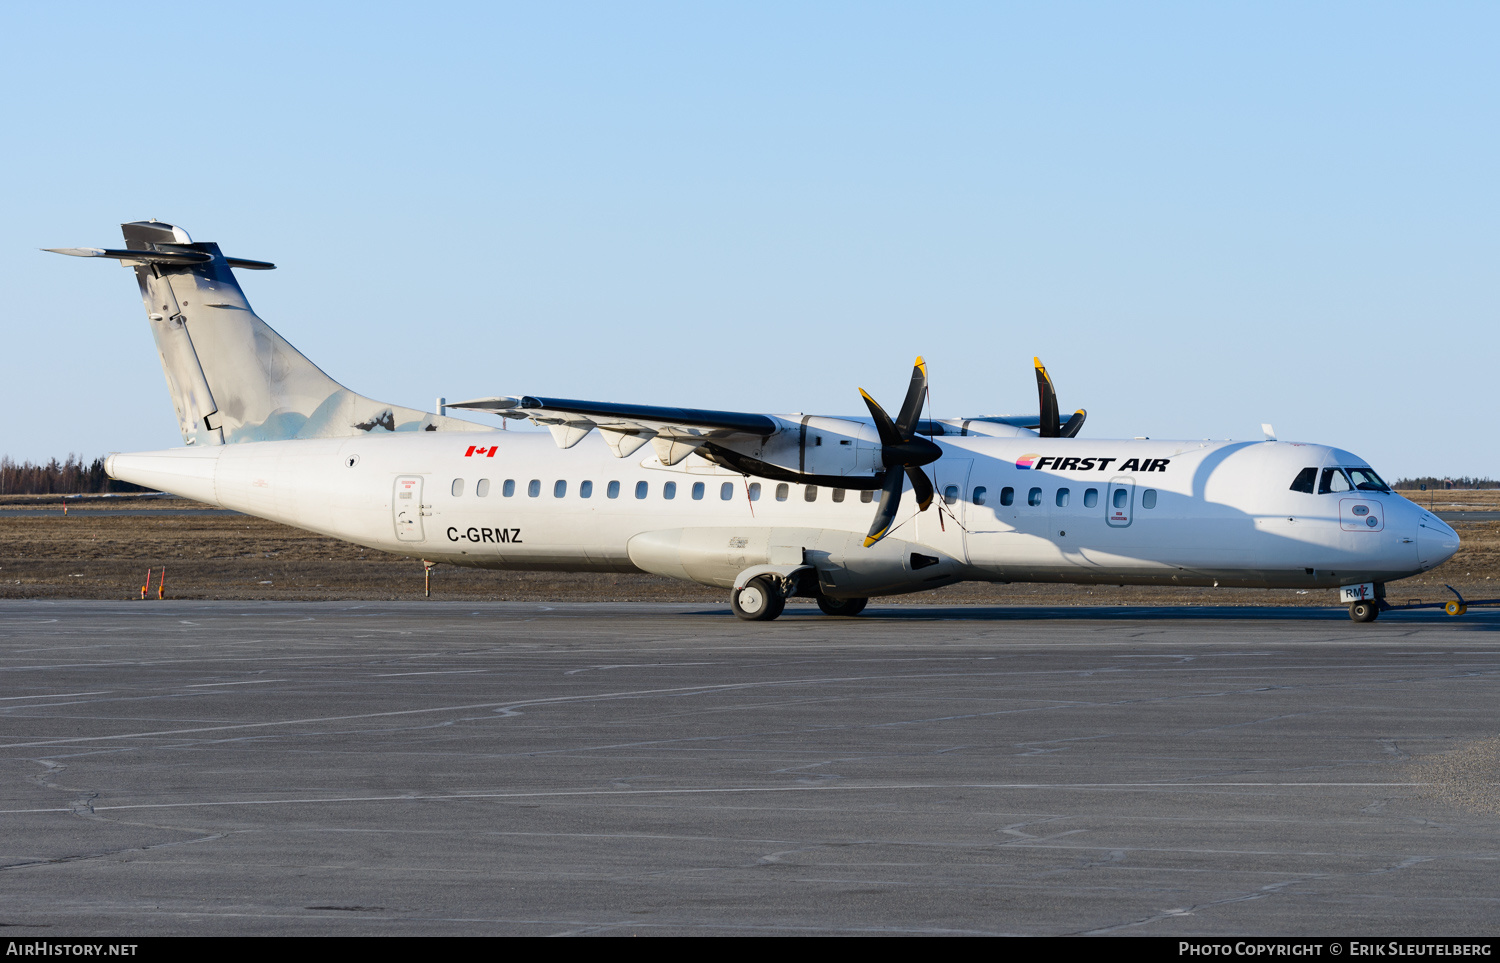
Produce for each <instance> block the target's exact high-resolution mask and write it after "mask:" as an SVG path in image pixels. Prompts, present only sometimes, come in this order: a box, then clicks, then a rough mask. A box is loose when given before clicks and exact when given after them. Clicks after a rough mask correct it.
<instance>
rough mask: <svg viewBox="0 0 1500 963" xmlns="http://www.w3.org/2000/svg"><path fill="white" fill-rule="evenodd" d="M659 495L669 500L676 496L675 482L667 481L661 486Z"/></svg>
mask: <svg viewBox="0 0 1500 963" xmlns="http://www.w3.org/2000/svg"><path fill="white" fill-rule="evenodd" d="M661 497H662V498H665V499H666V500H667V501H671V500H672V499H674V498H676V497H677V483H676V482H667V483H666V484H665V485H663V486H661Z"/></svg>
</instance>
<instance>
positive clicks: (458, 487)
mask: <svg viewBox="0 0 1500 963" xmlns="http://www.w3.org/2000/svg"><path fill="white" fill-rule="evenodd" d="M463 493H464V480H463V479H462V478H455V479H453V497H454V498H457V497H459V496H460V495H462V494H463Z"/></svg>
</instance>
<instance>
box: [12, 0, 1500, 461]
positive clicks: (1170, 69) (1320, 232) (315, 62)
mask: <svg viewBox="0 0 1500 963" xmlns="http://www.w3.org/2000/svg"><path fill="white" fill-rule="evenodd" d="M0 36H4V37H5V39H6V41H7V43H6V45H5V47H6V56H5V57H4V58H3V60H0V78H3V80H4V91H5V95H4V97H3V98H0V130H3V132H4V140H3V143H4V151H3V152H0V165H3V168H4V171H5V174H6V176H5V178H4V184H5V186H6V191H5V208H4V209H5V212H6V216H5V218H4V219H3V222H0V252H3V257H0V284H3V290H4V292H5V301H4V303H5V304H6V306H7V315H8V316H7V317H6V318H5V320H4V325H5V338H4V345H5V348H6V351H5V377H4V378H3V379H0V392H3V400H4V403H5V408H6V410H7V411H8V412H9V413H10V417H9V419H8V423H7V426H6V428H5V434H4V439H3V444H0V452H3V453H8V454H10V455H11V456H13V457H17V458H30V459H40V458H47V457H51V456H53V455H62V454H65V453H67V452H69V451H76V452H80V453H83V454H85V455H88V456H93V455H96V454H101V453H103V452H106V451H110V450H138V449H149V448H158V447H167V446H171V445H176V444H180V439H179V436H178V434H177V429H176V422H175V419H174V417H173V415H172V412H171V407H170V404H169V401H168V398H167V394H166V390H165V387H164V383H163V380H162V375H161V371H160V366H159V364H158V362H157V360H156V357H155V353H154V348H153V347H152V343H151V338H150V334H149V331H148V329H147V326H146V321H145V318H144V313H143V311H142V308H141V305H140V302H139V299H138V298H137V295H136V291H135V283H134V280H133V279H132V277H131V276H130V274H129V272H128V271H125V270H122V269H120V268H118V267H117V266H115V265H113V264H107V263H103V262H97V261H95V262H89V261H81V260H76V259H72V258H61V257H57V256H56V255H51V254H43V253H41V252H39V251H38V250H37V249H38V248H41V247H57V246H75V245H97V246H102V245H113V244H115V243H117V242H118V241H119V228H118V224H119V223H120V222H121V221H125V220H134V219H138V218H149V217H157V218H161V219H163V220H169V221H173V222H175V223H178V224H181V225H182V226H184V227H186V228H187V229H188V230H189V231H190V232H191V233H192V234H193V236H194V237H195V238H196V239H199V240H214V241H218V242H220V243H221V244H222V245H223V246H224V249H225V250H226V252H228V253H229V254H231V255H238V256H242V257H250V258H261V259H267V260H273V261H276V262H277V263H278V264H279V265H280V269H279V270H277V271H275V272H269V273H250V272H242V277H241V280H242V282H243V284H244V286H245V288H246V291H247V293H248V295H249V297H250V299H251V303H252V304H253V305H254V306H255V307H256V309H257V311H258V313H260V314H261V316H262V317H264V318H265V319H266V320H267V321H268V322H270V323H271V325H272V326H274V327H275V328H277V330H279V331H280V332H281V333H282V334H283V335H285V336H286V337H287V338H288V339H289V340H290V341H291V342H292V343H293V344H295V345H297V346H298V347H299V348H301V349H302V350H303V352H304V353H306V354H307V355H308V356H309V357H311V358H312V359H313V360H314V361H315V362H317V363H318V364H320V365H321V366H323V367H324V369H325V370H327V371H328V372H329V373H330V374H331V375H333V376H334V377H335V378H338V379H339V380H340V381H342V382H343V383H344V384H346V385H348V386H349V387H351V388H354V389H355V390H357V391H361V392H363V393H365V394H368V395H371V396H373V397H376V398H380V399H382V400H385V401H392V402H399V403H403V404H409V405H413V406H416V407H423V408H426V407H429V406H430V405H431V404H432V399H433V397H434V396H436V395H439V394H442V395H446V396H448V397H449V398H452V399H456V398H461V397H469V396H475V395H491V394H516V393H522V392H525V393H533V394H551V395H557V396H563V397H580V398H596V399H604V400H614V401H631V402H640V403H648V404H673V405H688V406H699V407H713V408H729V409H742V410H751V411H778V412H786V411H796V410H801V411H810V412H819V413H828V414H839V413H859V412H860V411H862V406H861V404H860V402H859V398H858V395H857V393H856V391H855V388H856V387H861V386H862V387H865V388H867V389H869V390H870V391H872V392H873V393H874V394H875V396H876V397H877V398H881V399H884V400H886V401H887V404H888V405H894V404H898V403H899V397H900V395H901V392H902V390H903V388H904V385H905V380H906V377H907V375H908V371H909V367H908V366H909V365H910V363H911V359H912V357H913V356H914V355H916V354H918V353H920V354H923V355H925V356H926V357H927V359H928V362H929V365H930V370H931V374H932V379H933V381H932V385H933V392H932V397H933V403H934V412H933V413H934V414H935V415H937V416H938V417H951V416H962V415H975V414H986V413H994V412H1020V411H1031V410H1034V409H1035V407H1036V401H1035V397H1036V396H1035V384H1034V381H1033V378H1032V374H1031V357H1032V355H1033V354H1039V355H1041V357H1042V358H1043V360H1044V361H1045V362H1046V363H1047V365H1048V368H1049V369H1050V370H1051V372H1052V374H1053V377H1054V379H1055V381H1056V382H1057V384H1058V387H1059V391H1060V394H1061V400H1062V403H1063V405H1064V407H1065V408H1071V407H1077V406H1082V407H1086V408H1088V409H1089V412H1090V417H1089V423H1088V425H1087V426H1086V427H1085V429H1084V433H1085V434H1086V435H1088V436H1092V437H1120V436H1126V437H1129V436H1134V435H1150V436H1152V437H1154V438H1170V437H1179V438H1204V437H1213V438H1226V437H1236V438H1255V437H1259V426H1260V423H1261V422H1263V421H1269V422H1272V423H1274V425H1275V427H1276V430H1277V432H1278V434H1279V436H1280V437H1282V438H1283V439H1297V440H1307V441H1320V442H1328V443H1333V444H1338V445H1341V446H1343V447H1346V448H1349V449H1352V450H1354V451H1356V452H1358V453H1360V454H1362V455H1364V456H1365V457H1367V458H1368V459H1370V461H1371V462H1372V463H1373V464H1374V465H1375V466H1376V468H1377V469H1378V470H1380V471H1381V472H1383V473H1384V474H1385V475H1387V476H1388V477H1392V478H1394V477H1396V476H1400V475H1409V474H1414V473H1425V472H1436V473H1449V474H1487V475H1491V476H1500V426H1497V420H1496V417H1495V408H1496V404H1495V381H1496V378H1497V372H1496V365H1495V360H1496V355H1497V352H1496V348H1497V345H1500V333H1497V325H1496V320H1497V313H1500V312H1497V308H1500V296H1497V295H1500V292H1497V283H1496V279H1497V276H1500V272H1497V267H1496V266H1497V263H1500V243H1497V242H1500V237H1497V230H1500V217H1497V215H1500V204H1497V199H1500V198H1497V194H1500V187H1497V178H1500V156H1497V155H1500V150H1497V147H1500V143H1497V138H1500V123H1497V119H1500V118H1497V110H1496V107H1497V100H1500V57H1497V56H1496V54H1495V51H1496V50H1497V49H1500V6H1496V5H1494V4H1492V3H1491V4H1482V3H1474V4H1421V5H1418V4H1381V3H1369V2H1361V3H1347V4H1340V3H1315V4H1308V3H1295V4H1275V3H1264V2H1256V3H1244V4H1235V3H1192V4H1166V3H1161V4H1120V3H1097V4H1066V3H1048V4H1025V5H1007V4H1001V3H978V4H940V5H934V4H931V3H924V4H882V3H872V2H859V3H848V4H836V3H823V4H809V3H795V4H770V3H763V2H759V3H753V4H729V3H681V4H669V3H601V4H581V3H558V4H536V3H525V4H499V3H486V4H475V5H465V4H450V5H447V6H436V7H427V6H419V5H410V4H407V5H400V6H395V5H377V4H369V3H361V4H358V5H353V4H351V5H348V6H344V7H338V6H335V5H331V4H328V5H325V4H308V3H299V4H278V3H260V4H253V5H249V6H245V5H238V6H235V5H196V6H192V7H172V8H165V7H162V8H152V9H150V10H149V11H146V10H143V9H141V8H137V7H124V6H121V5H119V4H90V3H80V4H67V5H61V4H27V5H20V4H14V5H8V6H6V7H4V8H3V10H0ZM586 443H591V442H586Z"/></svg>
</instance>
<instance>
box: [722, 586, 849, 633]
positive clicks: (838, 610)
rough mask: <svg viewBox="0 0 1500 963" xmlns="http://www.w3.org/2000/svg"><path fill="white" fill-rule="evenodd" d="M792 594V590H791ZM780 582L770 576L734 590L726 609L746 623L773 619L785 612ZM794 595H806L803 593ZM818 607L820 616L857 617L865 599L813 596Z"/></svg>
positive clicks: (784, 601)
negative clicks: (820, 612)
mask: <svg viewBox="0 0 1500 963" xmlns="http://www.w3.org/2000/svg"><path fill="white" fill-rule="evenodd" d="M791 590H792V591H793V592H796V589H795V588H792V589H791ZM783 591H784V589H783V586H782V584H781V579H779V578H777V577H775V576H774V575H760V576H757V577H755V578H753V579H751V580H750V581H749V582H746V583H745V587H744V588H741V589H735V590H734V591H732V592H731V593H730V595H729V607H730V608H731V609H733V610H734V614H735V615H737V616H739V617H740V618H742V619H744V620H745V621H747V622H769V621H771V620H772V619H774V618H777V617H779V616H780V615H781V613H782V612H783V611H784V610H785V609H786V596H785V595H783V594H782V592H783ZM797 594H810V593H806V592H802V593H797ZM816 598H817V600H818V608H820V609H822V610H823V614H824V615H839V616H845V617H848V616H852V615H858V614H859V613H861V612H863V611H864V610H865V605H866V604H868V603H869V601H870V600H869V599H834V598H829V597H828V596H826V595H818V596H816Z"/></svg>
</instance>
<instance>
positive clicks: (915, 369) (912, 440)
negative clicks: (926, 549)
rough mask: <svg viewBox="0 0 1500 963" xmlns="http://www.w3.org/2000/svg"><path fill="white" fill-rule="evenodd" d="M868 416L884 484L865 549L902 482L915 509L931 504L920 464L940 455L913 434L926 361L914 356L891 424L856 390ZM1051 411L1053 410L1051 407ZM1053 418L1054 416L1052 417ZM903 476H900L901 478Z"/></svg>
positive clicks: (892, 516)
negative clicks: (908, 381)
mask: <svg viewBox="0 0 1500 963" xmlns="http://www.w3.org/2000/svg"><path fill="white" fill-rule="evenodd" d="M859 393H860V395H861V397H863V398H864V399H865V405H866V406H867V407H869V409H870V415H871V416H872V417H873V418H874V419H875V430H876V431H878V432H879V433H880V460H881V463H882V464H883V465H884V466H885V484H884V485H883V486H882V487H881V490H880V504H879V506H877V507H876V509H875V522H874V524H872V525H871V526H870V534H869V535H868V536H866V537H865V548H869V547H870V546H871V545H874V544H875V543H876V542H878V541H880V540H881V539H882V538H885V536H886V533H887V532H889V531H890V530H891V524H892V523H893V522H895V520H896V510H897V509H898V508H900V507H901V489H902V488H903V487H904V485H903V482H904V481H905V479H910V480H911V493H912V495H914V496H915V497H916V499H917V508H918V510H920V511H924V512H925V511H927V509H928V507H929V506H930V505H931V504H932V498H933V494H934V493H933V490H932V482H931V481H930V480H929V479H928V477H927V473H926V472H925V471H923V470H922V466H923V465H928V464H931V463H932V462H935V461H937V460H938V458H939V457H941V456H942V454H943V450H942V449H941V448H939V447H938V446H937V445H935V444H933V443H932V442H930V441H928V440H927V439H926V438H923V437H921V436H920V435H918V434H917V420H918V418H920V417H921V414H922V402H923V400H924V399H925V398H926V396H927V362H925V361H923V360H922V358H921V356H918V357H917V360H916V362H915V363H914V364H913V366H912V371H911V384H910V385H909V386H908V387H907V389H906V400H905V401H903V402H902V403H901V411H900V413H899V414H897V415H896V420H895V421H892V420H891V416H890V415H888V414H886V413H885V409H884V408H882V407H880V403H879V402H877V401H876V400H875V399H874V398H871V397H870V394H869V392H867V391H865V389H863V388H861V389H859ZM1053 410H1054V412H1055V411H1056V407H1055V405H1054V409H1053ZM1054 417H1055V415H1054ZM903 473H904V475H903Z"/></svg>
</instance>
